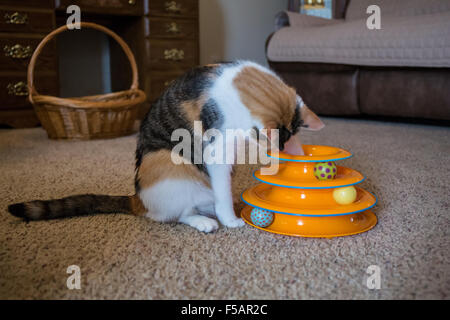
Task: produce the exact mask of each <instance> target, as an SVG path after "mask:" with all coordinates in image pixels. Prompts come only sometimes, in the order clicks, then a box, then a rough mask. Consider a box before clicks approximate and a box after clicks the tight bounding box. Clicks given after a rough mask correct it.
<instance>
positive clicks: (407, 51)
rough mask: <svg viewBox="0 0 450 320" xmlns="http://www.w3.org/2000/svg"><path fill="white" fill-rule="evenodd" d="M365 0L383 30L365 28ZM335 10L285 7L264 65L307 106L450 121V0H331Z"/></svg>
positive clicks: (323, 111)
mask: <svg viewBox="0 0 450 320" xmlns="http://www.w3.org/2000/svg"><path fill="white" fill-rule="evenodd" d="M425 2H426V3H425ZM369 4H377V5H378V6H379V7H380V8H381V27H382V29H381V30H369V29H368V28H367V27H366V20H367V17H368V16H369V15H368V14H367V13H366V9H367V6H368V5H369ZM334 17H335V19H332V20H329V19H322V18H317V17H311V16H306V15H302V14H298V13H295V12H292V11H291V12H290V11H286V12H283V13H281V14H280V15H279V16H278V17H277V20H276V29H277V31H276V32H275V33H274V34H272V35H271V37H270V38H269V39H268V41H267V52H266V53H267V58H268V61H269V65H270V66H271V67H272V68H273V69H274V70H275V71H277V72H278V73H279V74H280V75H281V76H282V77H283V78H284V79H285V80H286V81H287V82H288V83H289V84H291V85H292V86H294V87H295V88H296V89H297V90H298V92H299V94H300V95H301V96H302V97H303V99H304V100H305V102H306V103H307V104H308V105H309V106H310V108H311V109H313V110H314V111H315V112H316V113H318V114H321V115H342V116H357V115H376V116H389V117H402V118H422V119H436V120H444V121H448V120H450V37H449V34H450V1H448V0H396V1H389V0H335V7H334Z"/></svg>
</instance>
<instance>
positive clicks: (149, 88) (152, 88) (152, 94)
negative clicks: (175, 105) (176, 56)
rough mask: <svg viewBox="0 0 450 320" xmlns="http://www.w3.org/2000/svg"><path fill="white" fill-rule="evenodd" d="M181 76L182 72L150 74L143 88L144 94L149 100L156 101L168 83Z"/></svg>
mask: <svg viewBox="0 0 450 320" xmlns="http://www.w3.org/2000/svg"><path fill="white" fill-rule="evenodd" d="M182 74H183V72H173V73H167V72H164V73H158V72H152V73H151V75H150V76H149V79H148V80H147V84H146V87H145V92H146V93H147V95H148V98H149V100H150V101H152V102H153V101H155V100H156V99H158V98H159V96H160V95H161V94H162V93H163V91H164V90H165V89H166V88H167V87H168V86H169V85H170V83H171V82H172V81H173V80H175V79H176V78H178V77H179V76H181V75H182Z"/></svg>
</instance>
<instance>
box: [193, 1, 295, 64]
mask: <svg viewBox="0 0 450 320" xmlns="http://www.w3.org/2000/svg"><path fill="white" fill-rule="evenodd" d="M287 6H288V0H200V62H201V64H207V63H213V62H217V61H229V60H235V59H249V60H253V61H256V62H258V63H261V64H264V65H267V61H266V57H265V52H264V46H265V42H266V39H267V37H268V36H269V35H270V34H271V33H272V32H273V30H274V20H275V19H274V18H275V15H276V14H277V13H278V12H280V11H282V10H286V9H287Z"/></svg>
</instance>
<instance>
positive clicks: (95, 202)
mask: <svg viewBox="0 0 450 320" xmlns="http://www.w3.org/2000/svg"><path fill="white" fill-rule="evenodd" d="M8 210H9V212H10V213H11V214H12V215H13V216H16V217H19V218H22V219H24V220H27V221H28V220H48V219H58V218H67V217H76V216H83V215H89V214H101V213H125V214H134V215H143V213H145V209H144V206H143V205H142V203H141V201H140V199H139V197H138V196H137V195H134V196H105V195H94V194H83V195H77V196H71V197H67V198H62V199H56V200H44V201H41V200H35V201H30V202H23V203H16V204H12V205H9V206H8Z"/></svg>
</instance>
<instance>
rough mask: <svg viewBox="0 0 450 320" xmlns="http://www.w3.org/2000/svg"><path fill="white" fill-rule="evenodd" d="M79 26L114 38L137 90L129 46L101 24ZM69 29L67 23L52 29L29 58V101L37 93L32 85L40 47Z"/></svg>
mask: <svg viewBox="0 0 450 320" xmlns="http://www.w3.org/2000/svg"><path fill="white" fill-rule="evenodd" d="M80 25H81V27H84V28H91V29H96V30H99V31H102V32H104V33H106V34H107V35H109V36H111V37H112V38H114V40H116V41H117V42H118V43H119V45H120V46H121V47H122V49H123V51H124V52H125V54H126V56H127V58H128V60H129V61H130V65H131V70H132V74H133V82H132V84H131V88H130V89H131V90H137V89H138V87H139V77H138V69H137V65H136V60H135V58H134V55H133V52H132V51H131V49H130V47H129V46H128V45H127V44H126V42H125V41H123V39H122V38H121V37H120V36H119V35H117V34H116V33H115V32H113V31H112V30H110V29H108V28H106V27H104V26H101V25H99V24H96V23H92V22H81V23H80ZM66 30H69V28H68V26H67V25H64V26H62V27H59V28H58V29H55V30H53V31H52V32H50V33H49V34H48V35H47V36H45V38H44V39H42V41H41V42H40V43H39V45H38V46H37V47H36V49H35V51H34V53H33V56H32V57H31V60H30V64H29V65H28V90H29V99H30V101H31V102H33V98H32V96H33V95H38V92H37V90H36V88H35V87H34V67H35V65H36V60H37V58H38V56H39V54H40V53H41V51H42V49H43V48H44V46H45V45H46V44H47V43H48V42H49V41H50V40H52V39H53V38H54V37H55V36H56V35H58V34H60V33H62V32H64V31H66Z"/></svg>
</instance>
